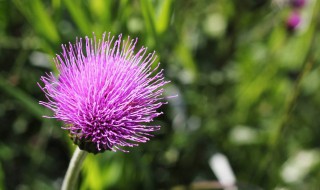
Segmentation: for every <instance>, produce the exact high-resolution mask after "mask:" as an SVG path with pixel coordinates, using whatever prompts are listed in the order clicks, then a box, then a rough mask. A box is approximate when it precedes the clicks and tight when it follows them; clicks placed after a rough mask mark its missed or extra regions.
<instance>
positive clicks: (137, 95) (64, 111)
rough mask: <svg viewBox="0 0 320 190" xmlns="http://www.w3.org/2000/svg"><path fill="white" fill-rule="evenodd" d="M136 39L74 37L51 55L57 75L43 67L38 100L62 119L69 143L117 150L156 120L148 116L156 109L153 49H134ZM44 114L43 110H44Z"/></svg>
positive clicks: (159, 84) (158, 78)
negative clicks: (43, 98) (41, 94)
mask: <svg viewBox="0 0 320 190" xmlns="http://www.w3.org/2000/svg"><path fill="white" fill-rule="evenodd" d="M136 43H137V39H130V37H128V39H127V40H122V36H121V35H119V36H118V38H117V39H115V38H114V37H112V36H110V34H109V35H108V36H106V34H104V35H103V37H102V39H100V40H97V39H96V37H95V36H94V37H93V38H88V37H86V38H85V44H84V43H83V40H82V39H81V38H80V39H77V40H76V43H75V44H71V43H69V45H68V46H67V45H62V49H63V52H62V54H61V55H57V56H56V58H55V59H54V61H55V63H56V67H57V69H58V71H59V76H57V77H56V76H55V75H54V74H53V73H48V74H47V75H46V76H43V77H41V81H42V82H43V84H44V85H42V86H41V85H40V86H41V88H42V90H43V91H44V92H45V94H46V97H47V99H48V101H47V102H42V101H41V102H40V104H41V105H43V106H45V107H47V108H49V109H51V110H52V111H53V112H54V115H53V116H52V117H49V118H56V119H58V120H61V121H63V122H64V123H65V125H64V126H63V127H62V128H63V129H65V130H67V131H69V134H70V136H71V138H72V139H73V141H74V143H75V144H77V145H79V147H80V148H81V149H84V150H87V151H88V152H92V153H98V152H103V151H105V150H112V151H116V150H122V151H125V150H123V149H122V148H123V147H132V146H137V145H138V144H139V143H144V142H146V141H148V140H149V137H150V136H152V135H151V134H150V132H153V131H156V130H158V129H159V128H160V126H153V125H150V122H151V121H153V119H154V118H155V117H157V116H159V115H161V114H162V112H159V111H158V108H159V107H160V106H161V105H163V104H165V103H166V102H165V101H164V98H163V97H162V94H163V92H164V89H163V86H164V85H165V84H166V83H168V81H165V80H164V76H163V70H160V71H157V70H158V67H159V63H158V64H157V65H155V66H154V67H152V64H153V63H154V62H155V59H156V56H155V53H154V52H153V53H147V48H144V47H142V48H141V49H139V50H138V51H136V52H135V51H134V49H135V46H136ZM46 117H48V116H46Z"/></svg>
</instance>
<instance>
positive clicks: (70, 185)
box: [61, 147, 88, 190]
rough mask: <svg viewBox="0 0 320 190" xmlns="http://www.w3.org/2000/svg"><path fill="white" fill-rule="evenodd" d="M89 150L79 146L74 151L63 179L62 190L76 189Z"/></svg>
mask: <svg viewBox="0 0 320 190" xmlns="http://www.w3.org/2000/svg"><path fill="white" fill-rule="evenodd" d="M87 154H88V152H86V151H83V150H80V149H79V147H77V148H76V150H75V151H74V153H73V155H72V158H71V161H70V163H69V167H68V170H67V173H66V175H65V177H64V179H63V183H62V187H61V190H73V189H76V188H75V187H76V184H77V181H78V177H79V173H80V170H81V168H82V163H83V161H84V159H85V158H86V156H87Z"/></svg>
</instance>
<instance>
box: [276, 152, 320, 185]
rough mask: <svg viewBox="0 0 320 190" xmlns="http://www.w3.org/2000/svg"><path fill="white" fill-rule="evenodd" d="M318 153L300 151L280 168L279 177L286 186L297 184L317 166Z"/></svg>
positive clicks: (319, 154)
mask: <svg viewBox="0 0 320 190" xmlns="http://www.w3.org/2000/svg"><path fill="white" fill-rule="evenodd" d="M319 158H320V151H319V150H316V149H313V150H301V151H299V152H298V153H296V154H295V155H293V156H291V157H290V158H289V159H288V160H287V161H286V162H285V163H284V165H283V166H282V171H281V173H280V174H281V177H282V179H283V181H284V182H286V183H288V184H298V183H300V182H301V181H303V180H304V178H305V177H306V176H308V174H310V172H311V171H312V169H314V167H315V166H317V165H318V164H319V163H320V161H319Z"/></svg>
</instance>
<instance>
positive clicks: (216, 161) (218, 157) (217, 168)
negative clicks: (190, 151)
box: [209, 153, 238, 190]
mask: <svg viewBox="0 0 320 190" xmlns="http://www.w3.org/2000/svg"><path fill="white" fill-rule="evenodd" d="M209 165H210V168H211V170H212V171H213V173H214V174H215V175H216V177H217V178H218V181H219V182H220V184H221V185H222V186H224V187H225V188H224V189H225V190H237V189H238V188H237V187H236V186H235V184H236V178H235V176H234V173H233V171H232V169H231V166H230V164H229V161H228V158H227V157H226V156H225V155H223V154H221V153H216V154H214V155H213V156H212V157H211V158H210V160H209Z"/></svg>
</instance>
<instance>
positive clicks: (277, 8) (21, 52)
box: [0, 0, 320, 190]
mask: <svg viewBox="0 0 320 190" xmlns="http://www.w3.org/2000/svg"><path fill="white" fill-rule="evenodd" d="M293 12H295V13H298V14H299V15H300V17H301V21H300V23H299V25H298V27H297V28H292V27H291V28H288V26H287V20H288V19H289V17H290V14H292V13H293ZM319 21H320V2H318V1H317V0H306V4H305V5H304V6H302V7H300V8H297V7H293V6H292V5H291V3H290V1H287V0H273V1H269V0H241V1H239V0H131V1H130V0H44V1H41V0H12V1H11V0H0V126H1V127H0V136H1V138H0V161H1V162H0V189H18V190H28V189H49V190H50V189H59V187H60V185H61V182H62V179H63V176H64V174H65V172H66V169H67V166H68V163H69V160H70V157H71V154H72V151H73V149H74V146H73V145H72V144H71V141H70V140H69V137H68V135H67V133H66V131H64V130H62V129H60V127H61V126H62V123H59V122H57V121H55V120H49V119H44V118H42V115H44V114H51V113H50V111H49V110H47V109H45V108H43V107H41V106H40V105H39V104H38V101H40V100H45V97H44V94H43V93H42V92H41V90H40V88H39V87H38V85H37V82H39V81H40V79H39V78H40V76H41V75H44V74H45V72H50V71H54V72H56V70H55V66H54V63H53V59H52V58H53V57H54V56H55V54H56V53H57V54H59V53H60V52H61V44H62V43H68V42H74V41H75V38H76V37H77V36H78V37H84V36H86V35H88V36H90V37H91V36H92V32H95V34H96V35H97V36H100V35H101V34H102V33H103V32H104V31H107V32H111V33H112V34H113V35H117V34H119V33H122V34H123V35H124V36H127V35H130V36H131V37H138V38H139V43H138V46H139V47H140V46H142V45H145V46H147V47H149V50H150V51H152V50H156V52H157V54H158V56H159V60H160V62H161V63H162V65H161V67H162V68H164V69H165V74H166V77H167V79H169V80H171V81H172V82H171V83H170V85H167V86H166V90H167V94H169V95H170V94H178V95H179V96H178V97H177V98H174V99H170V100H169V104H168V105H166V106H164V107H163V108H162V109H163V111H164V112H165V114H164V115H163V116H161V117H160V118H158V119H157V121H156V122H157V123H159V124H161V125H162V128H161V130H160V131H159V132H157V133H156V136H155V137H154V138H153V139H152V140H151V141H150V142H148V143H146V144H141V145H140V146H139V147H136V148H133V149H131V150H130V153H128V154H126V153H122V152H117V153H113V152H105V153H103V154H98V155H96V156H94V155H89V156H88V157H87V159H86V160H85V163H84V166H83V170H82V174H81V179H80V185H81V188H80V189H188V188H189V189H192V188H200V187H199V185H198V186H197V184H199V183H201V182H208V184H209V185H207V186H206V187H203V186H202V189H206V188H207V189H214V186H211V185H210V182H215V181H217V178H216V175H215V174H214V172H213V171H212V170H211V168H210V166H209V159H210V158H211V157H212V155H214V154H215V153H218V152H219V153H222V154H224V155H225V156H226V157H227V158H228V160H229V163H230V165H231V167H232V169H233V171H234V174H235V176H236V179H237V185H238V187H239V189H284V190H285V189H319V187H320V180H319V179H320V124H319V120H320V117H319V113H320V112H319V110H318V109H319V107H320V89H319V85H320V72H319V71H320V70H319V69H320V68H319V62H320V59H319V56H318V55H319V53H320V49H319V48H320V43H319V42H320V41H319V37H320V27H319V24H320V23H319Z"/></svg>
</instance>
